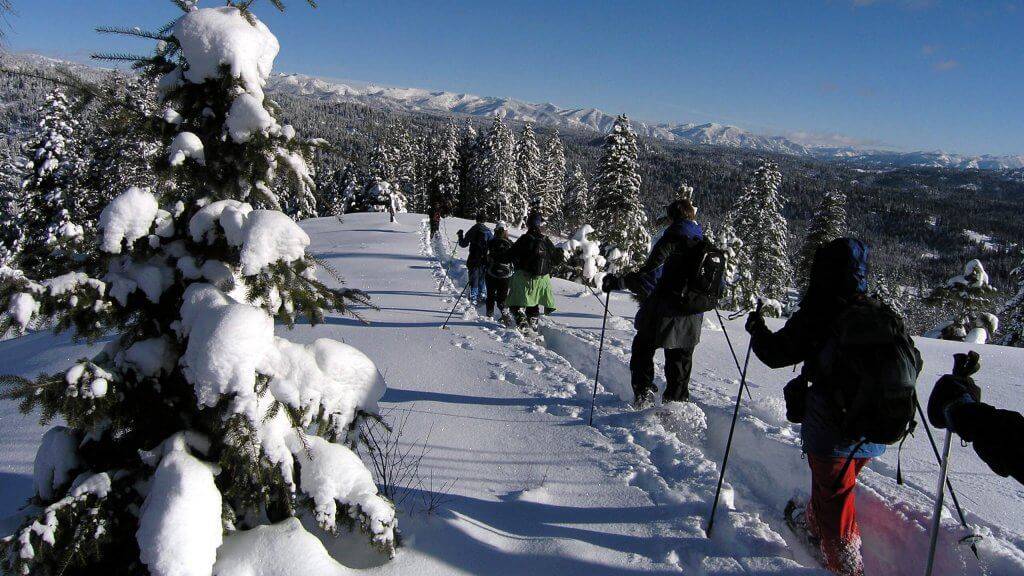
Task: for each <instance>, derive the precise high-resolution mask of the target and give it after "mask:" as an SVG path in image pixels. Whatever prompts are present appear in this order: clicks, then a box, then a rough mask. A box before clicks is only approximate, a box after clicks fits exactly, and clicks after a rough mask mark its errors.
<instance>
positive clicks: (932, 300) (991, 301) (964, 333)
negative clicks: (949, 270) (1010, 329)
mask: <svg viewBox="0 0 1024 576" xmlns="http://www.w3.org/2000/svg"><path fill="white" fill-rule="evenodd" d="M996 293H997V290H996V289H995V288H994V287H993V286H992V285H991V284H990V283H989V277H988V272H986V271H985V267H984V266H983V265H982V264H981V262H980V261H978V260H971V261H970V262H968V263H967V264H966V265H965V266H964V271H963V274H960V275H957V276H954V277H952V278H950V279H949V280H947V281H946V283H945V284H943V285H942V286H939V287H938V288H935V289H934V290H932V291H931V293H929V294H928V296H927V300H926V301H927V302H928V304H930V305H931V306H933V307H935V308H937V309H939V310H942V311H944V312H945V313H946V314H947V317H948V316H949V315H951V316H952V318H951V319H950V320H949V321H948V322H947V323H946V324H945V325H944V326H941V327H938V328H937V331H938V336H939V337H941V338H942V339H943V340H956V341H961V342H963V341H967V342H971V343H974V344H984V343H986V342H987V341H988V339H989V338H991V337H992V336H994V335H995V332H996V330H998V329H999V320H998V318H997V317H996V315H995V314H993V313H992V312H991V310H992V308H993V306H994V305H995V295H996Z"/></svg>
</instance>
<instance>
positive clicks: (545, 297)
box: [501, 213, 565, 330]
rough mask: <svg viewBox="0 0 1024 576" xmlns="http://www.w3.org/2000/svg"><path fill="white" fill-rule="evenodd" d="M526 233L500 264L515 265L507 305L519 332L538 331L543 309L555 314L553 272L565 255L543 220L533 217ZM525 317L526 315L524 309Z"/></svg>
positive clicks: (540, 217) (537, 216)
mask: <svg viewBox="0 0 1024 576" xmlns="http://www.w3.org/2000/svg"><path fill="white" fill-rule="evenodd" d="M526 226H527V227H526V234H523V235H522V236H520V237H519V239H518V240H516V243H515V244H513V245H512V248H510V249H509V250H508V252H506V253H505V255H504V256H502V258H501V261H503V262H510V263H512V264H513V265H514V266H515V273H514V274H513V275H512V280H511V282H510V283H509V296H508V305H509V307H510V308H511V309H512V315H513V316H514V317H515V320H516V324H517V325H518V326H519V328H520V329H528V330H532V329H536V327H537V319H538V318H539V317H540V309H541V307H543V308H544V313H545V314H551V313H552V312H554V311H555V296H554V291H553V290H552V289H551V270H552V269H553V268H554V267H555V266H557V265H559V264H561V263H562V261H563V260H564V259H565V253H564V252H562V250H560V249H559V248H558V247H556V246H555V245H554V243H553V242H551V239H549V238H548V237H547V236H545V235H544V228H543V226H544V218H543V217H542V216H541V215H540V214H537V213H534V214H531V215H530V217H529V218H528V219H527V222H526ZM524 309H525V310H526V314H525V315H524V314H523V310H524Z"/></svg>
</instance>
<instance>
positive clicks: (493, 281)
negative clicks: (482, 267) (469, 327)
mask: <svg viewBox="0 0 1024 576" xmlns="http://www.w3.org/2000/svg"><path fill="white" fill-rule="evenodd" d="M497 290H498V283H497V278H490V277H488V278H487V316H488V317H493V316H494V304H495V303H496V302H497V301H498V294H497Z"/></svg>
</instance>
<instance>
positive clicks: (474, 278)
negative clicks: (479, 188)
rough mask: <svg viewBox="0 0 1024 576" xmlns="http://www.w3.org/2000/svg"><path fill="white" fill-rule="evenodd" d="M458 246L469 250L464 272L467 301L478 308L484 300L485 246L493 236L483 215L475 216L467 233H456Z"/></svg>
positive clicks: (485, 285)
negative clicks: (466, 279) (467, 292)
mask: <svg viewBox="0 0 1024 576" xmlns="http://www.w3.org/2000/svg"><path fill="white" fill-rule="evenodd" d="M458 236H459V246H461V247H463V248H469V257H468V258H466V270H467V271H468V272H469V301H470V303H471V304H472V305H473V306H478V305H479V304H480V302H482V301H483V300H484V298H485V293H484V291H485V289H486V287H487V284H486V280H485V279H484V278H485V276H486V269H487V244H488V243H489V242H490V241H491V238H492V237H493V235H492V234H491V229H490V228H488V227H487V224H484V215H483V213H482V212H481V213H479V214H477V215H476V224H474V225H473V227H472V228H470V229H469V232H466V233H463V232H462V230H459V232H458Z"/></svg>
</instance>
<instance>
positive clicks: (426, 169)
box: [402, 135, 434, 214]
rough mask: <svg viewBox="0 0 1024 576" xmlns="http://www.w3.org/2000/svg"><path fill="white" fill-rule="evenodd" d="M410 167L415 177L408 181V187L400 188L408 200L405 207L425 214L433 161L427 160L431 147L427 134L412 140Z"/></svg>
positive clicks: (432, 172) (428, 202)
mask: <svg viewBox="0 0 1024 576" xmlns="http://www.w3.org/2000/svg"><path fill="white" fill-rule="evenodd" d="M412 142H413V144H412V148H411V153H412V168H413V174H414V175H415V177H414V178H413V179H412V182H411V183H409V188H408V189H406V190H402V192H403V193H404V196H405V197H406V198H407V200H408V205H407V208H408V209H409V210H412V211H413V212H419V213H420V214H426V213H427V210H428V208H429V205H430V201H429V194H430V182H431V180H432V179H433V174H434V168H433V162H431V161H430V160H428V155H429V154H431V148H432V147H433V142H432V139H431V138H430V137H429V136H426V135H423V136H417V137H415V138H413V140H412Z"/></svg>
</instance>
